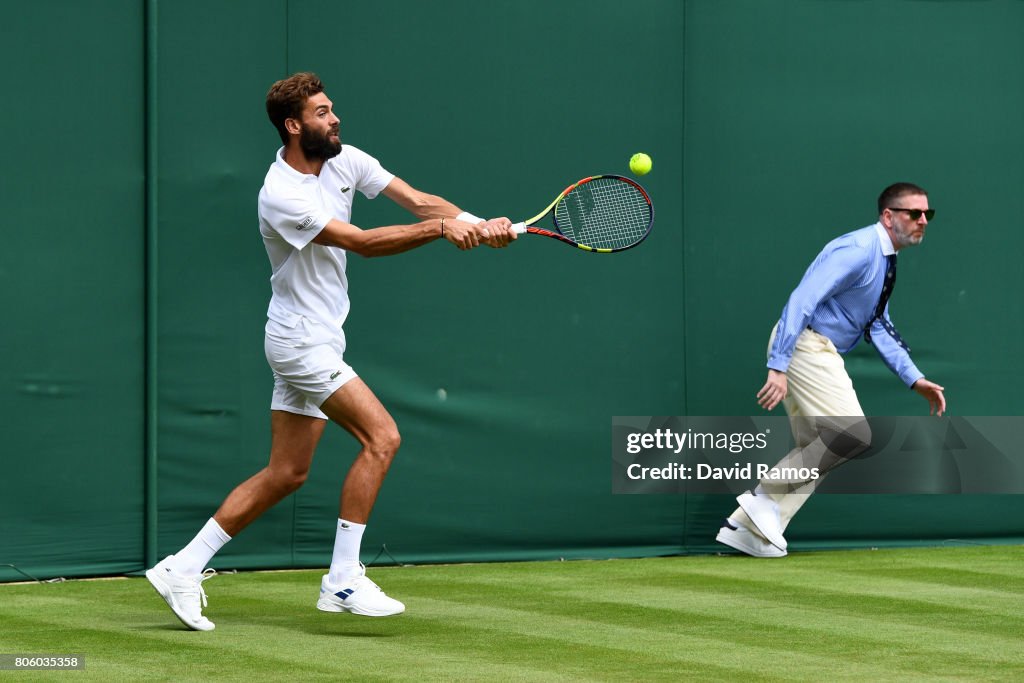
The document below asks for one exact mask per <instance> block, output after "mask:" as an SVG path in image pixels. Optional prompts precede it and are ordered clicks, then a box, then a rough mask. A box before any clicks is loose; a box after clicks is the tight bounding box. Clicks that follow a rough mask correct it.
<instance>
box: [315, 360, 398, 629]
mask: <svg viewBox="0 0 1024 683" xmlns="http://www.w3.org/2000/svg"><path fill="white" fill-rule="evenodd" d="M320 409H321V410H322V411H323V412H324V413H325V414H326V415H327V416H328V417H330V418H331V420H332V421H333V422H336V423H338V424H339V425H341V426H342V427H344V428H345V429H346V430H347V431H348V432H349V433H350V434H352V436H354V437H355V438H356V440H358V441H359V443H360V445H361V446H362V448H361V449H360V451H359V454H358V455H357V456H356V459H355V461H354V462H353V463H352V466H351V467H350V468H349V471H348V475H347V476H346V477H345V483H344V485H343V486H342V491H341V501H340V505H339V519H338V528H337V533H336V536H335V544H334V555H333V557H332V560H331V568H330V571H329V573H328V574H327V576H325V577H324V578H323V581H322V582H321V587H320V599H319V600H318V602H317V607H318V608H319V609H321V610H323V611H325V612H351V613H353V614H361V615H364V616H389V615H392V614H399V613H401V612H403V611H405V605H403V604H402V603H401V602H399V601H397V600H393V599H391V598H389V597H387V596H386V595H384V593H383V591H381V590H380V588H379V587H378V586H377V585H376V584H375V583H373V582H372V581H370V580H369V579H368V578H367V577H366V571H365V568H364V567H363V565H362V564H361V563H360V562H359V551H360V546H361V543H362V536H363V531H364V530H365V528H366V522H367V521H368V520H369V518H370V513H371V512H372V510H373V505H374V502H375V501H376V499H377V494H378V493H379V492H380V488H381V485H382V484H383V483H384V477H385V476H386V475H387V472H388V469H389V468H390V467H391V463H392V461H393V460H394V457H395V454H396V453H397V452H398V447H399V445H400V444H401V437H400V436H399V433H398V427H397V426H396V425H395V421H394V419H393V418H392V417H391V415H390V414H389V413H388V411H387V410H386V409H385V408H384V406H383V405H382V404H381V402H380V401H379V400H378V399H377V397H376V396H375V395H374V394H373V392H372V391H371V390H370V388H369V387H368V386H366V384H365V383H364V382H363V381H362V380H360V379H359V378H358V377H357V378H354V379H352V380H350V381H348V382H346V383H345V385H344V386H342V387H341V388H340V389H338V390H337V391H336V392H334V393H333V394H331V396H330V397H329V398H328V399H327V400H326V401H325V402H324V403H323V404H321V406H320Z"/></svg>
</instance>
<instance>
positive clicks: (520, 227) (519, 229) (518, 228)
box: [512, 223, 526, 235]
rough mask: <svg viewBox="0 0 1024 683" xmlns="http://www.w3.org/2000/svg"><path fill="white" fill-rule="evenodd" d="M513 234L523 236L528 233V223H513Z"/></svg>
mask: <svg viewBox="0 0 1024 683" xmlns="http://www.w3.org/2000/svg"><path fill="white" fill-rule="evenodd" d="M512 232H514V233H516V234H517V235H522V234H523V233H524V232H526V223H513V224H512Z"/></svg>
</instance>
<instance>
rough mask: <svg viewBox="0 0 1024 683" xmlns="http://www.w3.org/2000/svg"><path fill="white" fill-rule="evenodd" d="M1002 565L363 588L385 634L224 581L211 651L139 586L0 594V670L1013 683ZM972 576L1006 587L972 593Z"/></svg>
mask: <svg viewBox="0 0 1024 683" xmlns="http://www.w3.org/2000/svg"><path fill="white" fill-rule="evenodd" d="M1020 559H1024V554H1022V553H1021V552H1020V549H1018V548H1005V547H999V548H969V549H959V548H958V549H949V550H945V549H943V550H939V551H935V550H933V549H917V550H909V551H878V552H859V551H858V552H835V553H805V554H800V553H794V554H793V555H791V556H790V557H789V558H786V559H785V560H782V561H757V560H750V559H747V558H740V557H713V556H706V557H678V558H662V559H649V560H633V561H630V560H613V561H594V562H585V561H584V562H564V563H559V562H547V563H519V564H488V565H454V566H431V567H416V568H402V569H372V570H371V576H372V577H373V578H374V579H375V580H377V581H378V582H379V583H381V585H383V586H384V588H385V589H386V590H387V591H388V592H389V594H392V595H394V596H395V597H398V598H399V599H402V600H403V601H405V602H406V603H407V605H408V606H409V612H408V613H407V614H405V615H402V616H400V617H395V618H389V619H366V618H359V617H352V616H350V615H337V614H323V613H320V612H318V611H317V610H316V609H315V607H314V604H315V599H316V594H317V590H318V588H319V582H320V576H321V574H322V572H315V571H304V572H280V573H252V574H239V575H225V576H222V577H218V578H216V579H214V580H213V581H210V582H208V583H206V584H205V586H206V588H207V592H208V593H209V594H210V599H211V603H210V607H209V608H208V609H207V612H208V614H209V615H210V616H211V618H212V619H214V621H216V622H217V624H218V628H217V630H216V631H213V632H211V633H193V632H188V631H184V630H182V627H180V624H179V623H178V622H177V620H176V619H175V618H174V617H173V615H172V614H171V613H170V611H169V610H168V609H167V608H166V606H165V605H164V604H163V602H162V600H161V599H160V598H159V597H158V596H157V595H156V594H155V593H154V592H153V591H152V589H151V588H150V587H149V585H148V583H146V582H145V580H144V579H132V580H122V581H100V582H77V581H76V582H69V583H67V584H62V585H46V586H38V585H30V586H2V585H0V627H2V631H0V641H2V642H3V647H0V651H5V652H11V651H13V652H19V651H20V652H56V650H55V649H54V644H55V643H58V642H59V643H61V644H62V645H61V648H60V651H61V652H82V653H84V654H86V655H87V662H88V664H87V666H88V669H87V670H86V671H85V672H77V673H76V675H78V676H79V677H80V678H82V679H83V680H141V679H146V680H176V681H181V680H185V681H192V680H195V681H200V680H229V681H233V680H240V681H241V680H252V679H253V678H257V677H258V678H259V679H260V680H339V679H356V680H367V681H376V680H380V681H385V680H413V679H416V680H420V681H424V680H509V681H516V680H521V681H558V680H564V681H575V680H587V681H598V680H687V679H694V680H725V681H727V680H738V679H747V678H753V679H756V680H779V681H782V680H823V679H826V678H827V679H841V678H845V679H849V680H894V679H896V680H918V679H920V680H980V679H985V680H1020V679H1024V668H1022V667H1024V654H1022V653H1021V652H1019V651H1020V650H1021V648H1020V647H1019V646H1018V643H1019V642H1021V640H1022V639H1021V637H1020V636H1021V630H1022V617H1021V616H1019V614H1017V611H1018V610H1015V609H1014V608H1015V607H1019V606H1020V604H1021V597H1022V594H1021V591H1020V589H1019V586H1020V581H1019V579H1020V577H1021V576H1022V571H1024V569H1022V565H1021V563H1020V562H1019V560H1020ZM974 560H978V562H977V563H975V562H974ZM938 565H950V566H949V567H947V568H946V569H945V570H944V569H943V568H942V567H939V566H938ZM976 567H983V568H984V571H982V572H981V573H982V574H983V575H987V574H992V575H995V577H996V579H998V578H999V577H1000V576H1005V577H1006V578H1007V580H1006V581H1001V582H996V583H993V582H991V581H988V580H985V581H979V583H984V588H978V587H976V586H975V585H974V582H973V581H972V579H971V575H972V574H973V570H974V569H975V568H976ZM908 569H913V571H909V572H908V571H904V570H908ZM873 573H877V574H879V575H880V576H879V577H875V576H873ZM914 576H921V577H924V578H925V579H926V580H922V581H914V580H912V579H913V577H914ZM980 578H981V579H984V576H982V577H980ZM995 585H1004V586H1006V590H1005V591H1000V590H996V589H995V588H994V586H995ZM943 595H945V596H946V598H947V599H945V600H944V599H943ZM1004 599H1005V601H1003V600H1004ZM965 601H968V602H969V603H970V604H969V605H965V604H963V603H965ZM958 603H961V604H958ZM1007 643H1009V645H1007ZM11 648H13V649H11ZM29 676H32V675H31V674H29ZM50 679H52V678H50ZM41 680H49V679H48V678H42V679H41Z"/></svg>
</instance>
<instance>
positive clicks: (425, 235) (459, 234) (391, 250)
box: [313, 218, 480, 257]
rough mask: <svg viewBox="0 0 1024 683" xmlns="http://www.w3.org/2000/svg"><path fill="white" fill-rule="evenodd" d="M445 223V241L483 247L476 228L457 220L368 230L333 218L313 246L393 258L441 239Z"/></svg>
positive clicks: (423, 222)
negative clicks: (339, 248) (317, 245)
mask: <svg viewBox="0 0 1024 683" xmlns="http://www.w3.org/2000/svg"><path fill="white" fill-rule="evenodd" d="M442 220H443V221H444V238H445V239H446V240H448V241H449V242H451V243H452V244H454V245H455V246H457V247H458V248H459V249H463V250H466V249H472V248H473V247H476V246H478V245H479V244H480V238H479V236H478V235H477V229H476V226H475V225H473V224H471V223H465V222H463V221H459V220H456V219H454V218H444V219H441V218H428V219H427V220H423V221H420V222H419V223H414V224H412V225H387V226H384V227H380V228H370V229H368V230H363V229H362V228H359V227H356V226H355V225H352V224H351V223H346V222H344V221H340V220H338V219H337V218H332V219H331V220H330V221H328V223H327V225H326V226H324V228H323V230H321V231H320V232H319V234H317V236H316V237H314V238H313V242H314V243H316V244H319V245H322V246H325V247H341V248H342V249H345V250H346V251H351V252H354V253H356V254H359V255H360V256H367V257H370V256H392V255H394V254H401V253H402V252H404V251H409V250H410V249H415V248H416V247H421V246H423V245H424V244H427V243H428V242H433V241H434V240H436V239H438V238H439V237H441V231H442V227H441V222H442Z"/></svg>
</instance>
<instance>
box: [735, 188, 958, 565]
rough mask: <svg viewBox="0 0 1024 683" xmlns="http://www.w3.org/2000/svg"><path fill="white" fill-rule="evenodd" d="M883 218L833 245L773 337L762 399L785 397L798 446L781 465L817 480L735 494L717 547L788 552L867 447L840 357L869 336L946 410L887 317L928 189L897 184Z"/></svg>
mask: <svg viewBox="0 0 1024 683" xmlns="http://www.w3.org/2000/svg"><path fill="white" fill-rule="evenodd" d="M878 214H879V215H878V222H877V223H875V224H874V225H869V226H867V227H866V228H861V229H860V230H855V231H854V232H851V233H848V234H846V235H843V236H841V237H838V238H836V239H834V240H832V241H831V242H829V243H828V244H827V245H826V246H825V248H824V249H823V250H822V252H821V253H820V254H818V257H817V258H816V259H815V260H814V262H813V263H812V264H811V265H810V267H809V268H808V269H807V272H806V273H804V276H803V279H802V280H801V281H800V284H799V285H797V288H796V289H795V290H794V291H793V293H792V294H791V295H790V297H789V301H788V302H787V304H786V306H785V308H783V309H782V316H781V318H780V320H779V322H778V323H777V324H776V325H775V328H774V329H773V330H772V333H771V337H770V340H769V342H768V379H767V381H766V382H765V384H764V386H763V387H761V390H760V391H759V392H758V393H757V400H758V403H759V404H760V405H761V406H762V407H763V408H765V409H766V410H772V409H773V408H775V406H777V405H778V404H779V403H780V402H781V403H782V404H783V406H784V407H785V409H786V413H787V414H788V415H789V417H790V424H791V426H792V428H793V435H794V437H795V439H796V448H795V449H794V450H793V451H791V452H790V453H789V454H788V455H787V456H786V457H785V458H783V460H782V461H781V462H779V463H778V464H777V465H776V468H779V472H782V471H786V470H783V469H782V468H793V469H794V470H799V469H800V468H807V469H811V468H814V467H817V468H818V470H819V472H820V474H819V476H818V477H817V478H816V479H809V480H805V481H799V480H786V479H778V480H776V479H768V478H766V479H763V480H762V481H761V482H760V483H759V484H758V486H757V487H756V488H755V489H754V490H753V491H752V492H749V491H748V492H746V493H744V494H742V495H740V496H738V497H737V502H738V503H739V507H738V508H737V509H736V511H735V512H733V513H732V514H731V515H730V516H729V517H728V518H727V519H726V520H725V523H724V524H723V525H722V528H721V530H720V531H719V533H718V537H717V539H716V540H718V541H719V542H720V543H724V544H725V545H728V546H731V547H733V548H735V549H737V550H739V551H741V552H744V553H746V554H748V555H752V556H754V557H782V556H784V555H786V553H787V550H786V548H787V543H786V539H785V537H784V535H783V532H784V531H785V529H786V527H787V525H788V524H789V522H790V520H792V518H793V516H794V515H795V514H796V513H797V511H798V510H799V509H800V507H801V506H802V505H803V504H804V503H805V502H806V501H807V499H808V497H809V496H810V495H811V493H813V492H814V490H815V488H816V487H817V486H818V484H819V483H820V482H821V480H822V479H823V478H824V477H825V475H826V474H828V472H829V471H830V470H832V469H835V468H836V467H838V466H839V465H841V464H843V463H844V462H846V461H848V460H849V459H850V458H852V457H856V456H857V455H858V454H860V453H863V452H864V451H865V450H866V449H867V448H868V446H869V445H870V440H871V431H870V429H869V427H868V424H867V421H866V419H865V418H864V411H863V410H862V409H861V406H860V402H859V401H858V400H857V394H856V392H855V391H854V389H853V382H852V381H851V379H850V376H849V375H848V374H847V373H846V368H845V367H844V364H843V358H842V354H845V353H847V352H848V351H850V350H851V349H853V347H855V346H856V345H857V343H858V342H859V341H860V338H861V337H862V336H863V337H864V338H865V340H866V341H868V342H869V343H871V344H872V345H873V346H874V347H875V349H876V350H877V351H878V353H879V355H880V356H881V357H882V360H883V361H884V362H885V364H886V365H887V366H888V367H889V369H890V370H892V371H893V373H895V374H896V375H897V376H898V377H899V378H900V380H901V381H903V383H904V384H906V385H907V386H908V387H910V388H912V389H913V390H914V391H916V392H917V393H918V394H920V395H921V396H923V397H924V398H925V400H927V401H928V403H929V405H930V411H931V413H932V414H937V415H942V413H943V412H945V410H946V398H945V394H944V393H943V392H944V391H945V389H944V388H943V387H941V386H939V385H938V384H935V383H934V382H931V381H929V380H927V379H925V377H924V373H922V372H921V371H920V370H918V369H917V366H916V365H914V363H913V361H912V360H911V359H910V349H909V348H908V347H907V345H906V344H905V343H904V342H903V340H902V338H901V337H900V335H899V333H897V332H896V328H895V327H894V326H893V324H892V321H891V320H890V318H889V307H888V301H889V296H890V295H891V294H892V291H893V287H894V285H895V282H896V254H897V253H898V252H899V251H900V250H901V249H904V248H905V247H910V246H915V245H918V244H920V243H921V241H922V240H923V239H924V235H925V232H926V230H927V227H928V222H929V221H930V220H931V219H932V217H933V216H934V215H935V212H934V210H932V209H931V208H929V206H928V193H927V192H925V191H924V190H923V189H921V188H920V187H918V186H917V185H913V184H911V183H897V184H895V185H890V186H889V187H887V188H885V190H883V191H882V193H881V195H880V196H879V197H878Z"/></svg>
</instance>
